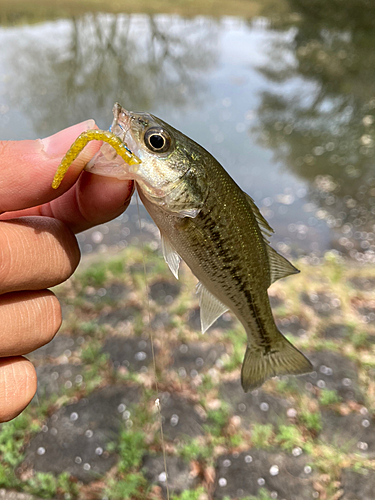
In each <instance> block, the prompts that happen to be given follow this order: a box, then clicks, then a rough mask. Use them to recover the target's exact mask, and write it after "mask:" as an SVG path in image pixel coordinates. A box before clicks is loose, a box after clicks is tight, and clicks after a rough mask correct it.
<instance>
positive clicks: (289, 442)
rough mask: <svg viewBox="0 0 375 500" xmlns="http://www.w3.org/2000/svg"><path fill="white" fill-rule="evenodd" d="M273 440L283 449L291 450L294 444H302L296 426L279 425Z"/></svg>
mask: <svg viewBox="0 0 375 500" xmlns="http://www.w3.org/2000/svg"><path fill="white" fill-rule="evenodd" d="M275 441H276V443H277V444H279V445H280V447H281V448H282V449H283V450H287V451H292V449H293V448H294V447H295V446H301V445H303V439H302V436H301V433H300V431H299V430H298V429H297V427H293V426H292V425H280V427H279V432H278V433H277V435H276V438H275Z"/></svg>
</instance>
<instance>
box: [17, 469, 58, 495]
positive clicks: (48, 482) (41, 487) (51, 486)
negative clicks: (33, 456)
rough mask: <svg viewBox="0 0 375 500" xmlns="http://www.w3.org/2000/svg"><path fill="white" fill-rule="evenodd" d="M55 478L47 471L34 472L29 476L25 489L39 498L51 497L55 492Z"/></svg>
mask: <svg viewBox="0 0 375 500" xmlns="http://www.w3.org/2000/svg"><path fill="white" fill-rule="evenodd" d="M57 487H58V486H57V479H56V478H55V476H54V475H53V474H51V473H49V472H36V473H35V476H34V477H32V478H30V479H29V480H28V482H27V485H26V487H25V489H26V490H27V491H28V492H29V493H31V494H33V495H38V496H39V497H41V498H53V497H54V496H55V495H56V493H57Z"/></svg>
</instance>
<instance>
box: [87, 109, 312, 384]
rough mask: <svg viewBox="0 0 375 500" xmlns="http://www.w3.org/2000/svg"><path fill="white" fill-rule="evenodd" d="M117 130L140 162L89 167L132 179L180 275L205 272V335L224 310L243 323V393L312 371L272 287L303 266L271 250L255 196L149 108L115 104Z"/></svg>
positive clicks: (104, 157)
mask: <svg viewBox="0 0 375 500" xmlns="http://www.w3.org/2000/svg"><path fill="white" fill-rule="evenodd" d="M113 112H114V121H113V123H112V126H111V130H112V132H113V133H114V134H116V135H117V136H119V137H121V140H122V141H124V144H126V145H127V147H129V148H130V150H129V151H131V152H132V153H133V154H134V155H137V156H136V158H137V159H139V160H140V163H139V162H138V163H135V164H132V165H129V162H127V158H126V157H124V156H122V158H124V160H125V161H124V160H123V159H121V158H119V157H118V156H117V157H115V158H113V155H108V154H106V153H108V149H107V150H105V149H104V147H103V148H102V149H103V151H101V152H99V153H97V155H96V156H95V157H94V158H93V159H92V160H91V161H90V162H89V164H88V165H87V167H86V169H87V170H88V171H90V172H92V173H97V174H99V175H107V176H108V175H109V176H114V177H118V178H119V179H134V180H135V182H136V185H137V189H138V192H139V195H140V197H141V199H142V201H143V203H144V205H145V207H146V209H147V211H148V212H149V214H150V215H151V217H152V218H153V220H154V221H155V223H156V225H157V226H158V227H159V229H160V232H161V236H162V249H163V253H164V258H165V260H166V262H167V263H168V265H169V267H170V269H171V271H172V272H173V274H174V275H175V276H176V277H178V267H179V263H180V260H181V259H183V260H184V261H185V262H186V264H187V265H188V266H189V267H190V269H191V270H192V272H193V273H194V275H195V276H196V277H197V278H198V280H199V283H198V285H197V293H198V296H199V303H200V306H201V325H202V332H204V331H206V330H207V329H208V328H209V327H210V325H211V324H213V322H214V321H215V320H216V319H217V318H218V317H219V316H220V315H221V314H222V313H223V312H225V311H226V310H228V309H229V310H231V311H232V312H233V313H234V314H235V316H236V317H237V318H238V319H239V321H240V322H241V323H242V325H243V326H244V328H245V330H246V333H247V339H248V342H247V347H246V352H245V357H244V361H243V365H242V372H241V382H242V386H243V388H244V390H245V391H249V390H252V389H255V388H257V387H259V386H260V385H261V384H262V383H263V382H264V381H265V380H266V379H267V378H270V377H272V376H275V375H283V374H301V373H306V372H309V371H311V370H312V369H313V367H312V365H311V363H310V361H309V360H308V359H307V358H306V357H305V356H304V355H303V354H302V353H300V352H299V351H298V350H297V349H296V348H295V347H294V346H293V345H292V344H291V343H290V342H289V341H288V340H287V339H286V338H285V337H284V336H283V335H282V334H281V333H280V332H279V331H278V329H277V326H276V324H275V321H274V318H273V316H272V311H271V307H270V303H269V299H268V293H267V289H268V287H269V286H270V285H271V283H273V282H274V281H275V280H277V279H280V278H283V277H285V276H288V275H290V274H295V273H297V272H298V271H297V270H296V269H295V268H294V266H293V265H292V264H291V263H290V262H289V261H287V260H286V259H285V258H284V257H282V256H281V255H279V254H278V253H277V252H276V251H275V250H274V249H272V248H271V247H270V246H269V242H268V239H267V238H268V237H269V236H270V234H271V233H272V232H273V230H272V229H271V228H270V226H269V225H268V223H267V222H266V220H265V219H264V218H263V216H262V215H261V213H260V212H259V209H258V208H257V207H256V205H255V203H254V201H253V200H252V199H251V198H250V197H249V196H248V195H247V194H246V193H244V192H243V191H242V190H241V188H240V187H239V186H238V185H237V184H236V183H235V181H234V180H233V179H232V178H231V177H230V176H229V174H228V173H227V172H226V170H225V169H224V168H223V167H222V166H221V165H220V164H219V163H218V162H217V161H216V160H215V158H213V156H212V155H211V154H210V153H208V152H207V151H206V150H205V149H204V148H202V147H201V146H200V145H198V144H197V143H196V142H194V141H193V140H191V139H189V138H188V137H186V136H185V135H184V134H182V133H181V132H179V131H178V130H176V129H174V128H173V127H171V126H170V125H168V124H167V123H165V122H164V121H162V120H160V119H159V118H156V117H155V116H153V115H150V114H148V113H132V112H128V111H126V110H125V109H123V108H122V107H121V106H120V105H119V104H115V106H114V109H113Z"/></svg>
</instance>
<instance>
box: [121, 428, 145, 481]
mask: <svg viewBox="0 0 375 500" xmlns="http://www.w3.org/2000/svg"><path fill="white" fill-rule="evenodd" d="M145 452H146V445H145V436H144V433H143V432H141V431H135V432H132V431H129V430H124V431H122V432H121V435H120V440H119V442H118V444H117V453H118V454H119V455H120V462H119V465H118V468H119V471H120V472H128V471H130V470H131V469H133V468H136V467H139V465H140V464H141V461H142V457H143V455H144V454H145Z"/></svg>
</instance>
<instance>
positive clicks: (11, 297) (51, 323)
mask: <svg viewBox="0 0 375 500" xmlns="http://www.w3.org/2000/svg"><path fill="white" fill-rule="evenodd" d="M0 324H1V329H0V358H2V357H5V356H20V355H21V354H27V353H29V352H31V351H33V350H35V349H37V348H38V347H41V346H42V345H44V344H47V342H49V341H50V340H52V339H53V337H54V336H55V334H56V333H57V331H58V329H59V328H60V325H61V307H60V304H59V301H58V300H57V298H56V297H55V295H54V294H53V293H52V292H50V291H49V290H39V291H35V292H34V291H32V292H13V293H6V294H4V295H1V296H0Z"/></svg>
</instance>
